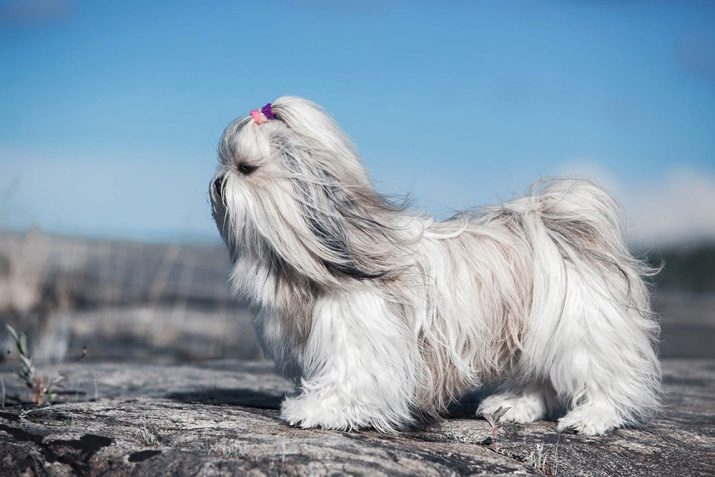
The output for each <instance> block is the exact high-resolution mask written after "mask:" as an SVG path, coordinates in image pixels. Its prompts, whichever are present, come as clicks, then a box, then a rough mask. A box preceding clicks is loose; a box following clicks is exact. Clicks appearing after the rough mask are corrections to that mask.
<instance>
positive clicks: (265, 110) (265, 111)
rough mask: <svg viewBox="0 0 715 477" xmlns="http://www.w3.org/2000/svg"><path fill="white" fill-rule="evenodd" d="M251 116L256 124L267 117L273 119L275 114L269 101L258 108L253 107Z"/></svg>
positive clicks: (261, 122) (266, 119)
mask: <svg viewBox="0 0 715 477" xmlns="http://www.w3.org/2000/svg"><path fill="white" fill-rule="evenodd" d="M251 117H252V118H253V120H254V121H255V123H256V124H263V123H265V122H266V121H268V120H269V119H275V118H276V114H275V113H274V112H273V105H272V104H271V103H268V104H266V105H265V106H263V107H262V108H261V109H260V110H258V109H254V110H253V111H251Z"/></svg>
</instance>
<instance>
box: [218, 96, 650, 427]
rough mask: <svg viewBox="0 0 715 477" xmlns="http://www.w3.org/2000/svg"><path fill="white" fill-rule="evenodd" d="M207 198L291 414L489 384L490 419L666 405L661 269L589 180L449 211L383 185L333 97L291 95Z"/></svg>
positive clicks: (234, 138)
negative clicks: (411, 204)
mask: <svg viewBox="0 0 715 477" xmlns="http://www.w3.org/2000/svg"><path fill="white" fill-rule="evenodd" d="M210 196H211V204H212V207H213V216H214V218H215V220H216V224H217V225H218V229H219V231H220V233H221V236H222V237H223V239H224V241H225V242H226V244H227V245H228V247H229V249H230V254H231V261H232V272H231V276H230V280H231V283H232V285H233V287H234V288H235V290H236V292H237V293H239V294H240V295H242V296H243V297H245V298H246V299H248V300H249V301H250V303H251V304H252V305H253V306H254V307H255V310H256V318H255V326H256V330H257V333H258V336H259V339H260V340H261V342H262V345H263V348H264V350H265V352H266V353H267V354H268V355H269V356H270V357H271V358H272V359H273V360H274V361H275V363H276V366H277V368H278V370H279V371H280V372H281V373H282V374H283V375H284V376H286V377H288V378H290V379H292V380H294V382H295V383H296V385H297V393H296V395H294V396H292V397H288V398H286V399H285V401H284V402H283V404H282V408H281V416H282V418H283V419H285V420H286V421H288V422H289V423H290V424H292V425H299V426H301V427H306V428H307V427H323V428H328V429H347V430H349V429H357V428H364V427H373V428H375V429H378V430H380V431H393V430H397V429H403V428H405V427H407V426H409V425H411V424H413V423H415V422H416V421H419V420H422V419H425V418H428V417H430V416H439V415H440V414H441V413H442V412H443V411H444V410H445V408H446V407H447V405H448V404H449V403H450V402H452V401H454V400H456V399H458V398H459V397H460V396H462V395H463V394H465V393H466V392H468V391H470V390H473V389H475V388H477V387H479V386H481V385H483V384H485V383H498V385H497V384H495V394H492V395H491V396H489V397H487V398H486V399H484V400H483V401H482V402H481V404H480V406H479V409H478V411H477V413H478V414H491V415H492V416H495V415H496V416H498V418H499V419H500V420H501V421H502V422H518V423H527V422H532V421H534V420H538V419H542V418H544V417H546V416H555V415H556V413H561V416H562V417H560V419H559V420H558V426H557V428H558V430H560V431H563V430H572V431H576V432H581V433H584V434H602V433H604V432H606V431H608V430H610V429H613V428H617V427H620V426H623V425H632V424H636V423H640V422H643V420H644V419H646V418H647V417H648V416H650V415H651V414H652V413H653V411H654V410H656V409H657V407H658V403H659V399H658V397H659V389H660V366H659V362H658V359H657V357H656V353H655V351H654V348H655V344H656V340H657V336H658V331H659V327H658V324H657V322H656V321H655V320H654V318H653V316H652V313H651V307H650V299H649V293H648V289H647V287H646V285H645V283H644V280H643V278H644V276H646V275H647V274H648V273H649V272H650V271H649V269H648V268H647V267H646V266H645V265H644V264H643V263H641V262H640V261H639V260H637V259H635V258H634V257H633V256H632V255H631V254H630V253H629V251H628V249H627V247H626V245H625V243H624V239H623V235H622V226H621V218H620V211H619V209H618V207H617V206H616V204H615V203H614V201H613V200H612V199H611V198H610V197H609V196H608V195H607V194H606V193H605V192H604V191H603V190H601V189H599V188H598V187H596V186H594V185H593V184H591V183H589V182H585V181H578V180H549V181H542V182H540V183H538V184H537V185H535V186H533V187H532V189H531V190H530V193H529V194H528V195H527V196H526V197H524V198H521V199H517V200H514V201H511V202H507V203H503V204H500V205H496V206H493V207H488V208H485V209H482V210H478V211H470V212H463V213H460V214H458V215H456V216H455V217H453V218H451V219H449V220H446V221H444V222H437V221H434V220H432V219H431V218H429V217H426V216H424V215H420V214H418V213H414V212H410V211H408V210H406V209H405V207H403V206H401V205H397V204H395V203H393V202H391V201H389V200H387V199H386V198H385V197H383V196H381V195H380V194H378V193H377V192H376V191H375V190H374V189H373V187H372V185H371V183H370V180H369V178H368V175H367V173H366V171H365V169H364V167H363V166H362V164H361V162H360V158H359V157H358V154H357V153H356V151H355V148H354V147H353V145H352V144H351V142H350V141H349V140H348V138H347V137H346V135H345V134H344V133H343V132H342V130H341V129H340V128H339V127H338V125H337V124H336V123H335V122H334V120H333V119H332V118H331V117H330V116H329V115H328V114H327V113H326V112H325V111H324V110H323V109H321V108H320V107H319V106H317V105H316V104H314V103H311V102H310V101H307V100H305V99H301V98H296V97H282V98H279V99H277V100H276V101H275V102H274V103H272V104H267V105H266V106H264V107H263V108H262V109H261V110H254V111H252V112H251V114H250V115H249V116H247V117H244V118H240V119H237V120H236V121H234V122H233V123H231V124H230V125H229V126H228V128H227V129H226V131H225V132H224V134H223V137H222V139H221V143H220V146H219V166H218V170H217V172H216V175H215V176H214V178H213V180H212V182H211V185H210Z"/></svg>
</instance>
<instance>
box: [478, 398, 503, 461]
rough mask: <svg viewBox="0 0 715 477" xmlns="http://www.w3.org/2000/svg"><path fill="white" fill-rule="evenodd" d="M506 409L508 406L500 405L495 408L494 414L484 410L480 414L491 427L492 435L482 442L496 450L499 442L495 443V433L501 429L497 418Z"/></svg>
mask: <svg viewBox="0 0 715 477" xmlns="http://www.w3.org/2000/svg"><path fill="white" fill-rule="evenodd" d="M507 409H508V408H503V407H500V408H499V409H497V410H496V412H495V413H494V414H489V413H486V412H485V413H484V414H483V415H482V417H484V419H486V421H487V422H488V423H489V425H490V426H491V428H492V435H491V437H488V438H487V439H486V440H485V442H484V444H487V445H491V446H492V447H493V448H494V450H495V451H497V452H498V451H499V448H500V446H499V444H498V443H497V433H498V432H499V429H501V426H500V425H499V419H500V418H501V417H502V416H503V415H504V413H505V412H506V411H507Z"/></svg>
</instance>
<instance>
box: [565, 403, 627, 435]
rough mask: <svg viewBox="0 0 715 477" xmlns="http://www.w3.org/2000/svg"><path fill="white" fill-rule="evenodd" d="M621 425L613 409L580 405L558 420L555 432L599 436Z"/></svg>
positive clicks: (620, 420) (621, 422) (621, 421)
mask: <svg viewBox="0 0 715 477" xmlns="http://www.w3.org/2000/svg"><path fill="white" fill-rule="evenodd" d="M622 425H623V420H622V419H621V418H620V417H618V415H617V414H616V413H615V411H614V410H613V409H610V408H608V407H599V406H593V405H582V406H579V407H576V408H574V409H572V410H571V411H570V412H569V413H568V414H566V415H565V416H564V417H562V418H561V419H559V421H558V424H557V425H556V430H557V431H559V432H575V433H578V434H584V435H587V436H600V435H603V434H605V433H606V432H608V431H610V430H612V429H615V428H617V427H620V426H622Z"/></svg>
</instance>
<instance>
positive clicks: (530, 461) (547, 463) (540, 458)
mask: <svg viewBox="0 0 715 477" xmlns="http://www.w3.org/2000/svg"><path fill="white" fill-rule="evenodd" d="M526 464H527V465H530V466H531V467H533V468H534V469H536V470H537V471H539V472H540V473H542V474H544V475H556V469H555V468H553V466H552V465H551V459H549V453H548V452H546V449H545V448H544V445H543V444H536V448H535V449H534V450H533V451H531V453H529V455H528V456H527V457H526Z"/></svg>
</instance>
